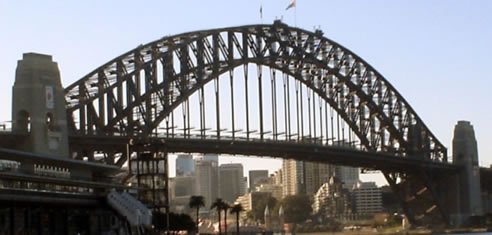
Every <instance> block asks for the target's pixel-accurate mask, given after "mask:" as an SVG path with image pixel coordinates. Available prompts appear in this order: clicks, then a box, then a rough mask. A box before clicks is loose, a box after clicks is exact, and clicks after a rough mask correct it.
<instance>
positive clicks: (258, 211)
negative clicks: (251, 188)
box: [248, 196, 278, 223]
mask: <svg viewBox="0 0 492 235" xmlns="http://www.w3.org/2000/svg"><path fill="white" fill-rule="evenodd" d="M277 203H278V202H277V199H275V198H274V197H271V196H268V197H265V198H262V199H260V200H258V201H257V202H256V203H254V205H253V208H252V209H251V211H250V212H249V213H248V216H249V217H251V218H252V219H253V220H255V221H258V220H259V221H260V222H261V223H264V222H265V221H264V220H265V207H266V206H267V205H268V208H276V205H277Z"/></svg>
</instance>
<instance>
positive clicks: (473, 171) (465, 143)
mask: <svg viewBox="0 0 492 235" xmlns="http://www.w3.org/2000/svg"><path fill="white" fill-rule="evenodd" d="M453 163H454V164H457V165H460V166H462V168H461V171H460V173H459V179H458V180H459V185H460V188H459V193H458V194H459V202H460V207H459V211H460V214H461V217H462V221H463V222H465V221H466V220H467V218H469V217H470V216H481V215H483V209H482V198H481V190H480V168H479V165H478V151H477V140H476V139H475V131H474V130H473V126H472V125H471V123H470V122H468V121H458V124H456V126H455V127H454V138H453ZM465 223H466V222H465Z"/></svg>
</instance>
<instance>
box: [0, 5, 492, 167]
mask: <svg viewBox="0 0 492 235" xmlns="http://www.w3.org/2000/svg"><path fill="white" fill-rule="evenodd" d="M288 2H289V1H280V2H275V3H270V2H268V3H267V2H262V1H251V2H247V3H230V2H227V1H217V2H213V3H207V4H204V3H199V2H197V1H188V2H180V3H169V4H166V5H165V6H164V5H162V6H161V7H163V8H167V9H170V10H169V11H166V14H159V13H160V12H159V11H157V9H158V8H159V7H155V9H146V11H145V12H144V13H146V14H143V15H144V16H145V17H142V18H144V19H136V18H135V17H127V15H126V14H128V15H130V13H131V12H133V11H135V9H134V8H133V7H131V6H130V5H131V4H129V5H128V6H119V7H117V6H116V8H117V9H118V10H119V11H107V10H108V9H113V7H115V6H112V5H111V4H110V3H102V5H101V6H100V7H98V8H97V9H93V8H91V7H90V6H91V4H84V3H61V4H60V3H56V4H55V3H43V4H40V3H32V4H28V5H25V4H27V3H7V2H1V3H0V6H1V7H2V9H6V11H5V14H2V16H0V21H1V22H2V23H1V24H2V28H3V29H5V33H6V35H10V36H11V37H12V38H15V39H16V40H11V38H10V37H5V38H3V39H0V40H2V41H0V42H2V43H3V45H8V46H7V47H6V48H5V49H6V50H5V52H4V53H6V54H5V55H4V56H3V57H2V58H1V59H0V60H1V61H0V62H1V63H0V66H1V67H0V68H1V69H2V71H3V73H2V79H3V81H4V82H5V83H4V85H5V86H3V87H2V88H1V90H0V93H1V97H2V100H3V101H2V102H1V104H2V106H4V107H5V108H6V110H7V112H3V113H2V114H1V115H0V120H3V121H8V120H10V119H11V118H10V106H11V102H10V101H11V92H10V90H11V86H12V85H13V80H14V73H15V64H16V62H17V60H18V59H20V58H21V56H22V53H23V52H28V51H35V52H40V53H46V54H52V55H53V56H54V59H55V61H57V62H58V64H59V67H60V70H61V71H62V81H63V84H64V86H67V85H69V84H71V83H72V82H74V81H75V80H77V79H78V78H80V77H82V76H84V75H85V74H86V73H88V72H90V71H92V70H93V69H95V68H96V67H97V66H100V65H102V64H104V63H105V62H106V61H108V60H110V59H112V58H114V57H116V56H118V55H120V54H122V53H124V52H126V51H128V50H130V49H132V48H135V47H136V46H138V45H140V44H143V43H147V42H150V41H153V40H156V39H158V38H161V37H162V36H168V35H173V34H176V33H181V32H187V31H192V30H197V29H202V28H217V27H225V26H235V25H245V24H257V23H265V24H271V23H272V22H273V20H274V19H276V18H283V20H284V22H285V23H287V24H289V25H296V26H298V27H301V28H305V29H312V28H313V27H321V29H322V30H323V32H324V33H325V36H326V37H328V38H330V39H333V40H335V41H337V42H338V43H340V44H341V45H343V46H345V47H347V48H348V49H349V50H351V51H353V52H355V53H356V54H358V55H360V56H361V57H362V58H364V59H365V60H366V61H367V62H368V63H369V64H371V65H373V66H374V67H375V69H376V70H378V71H379V72H381V74H383V76H385V77H386V78H387V79H388V81H389V82H390V83H391V84H392V85H393V86H394V87H395V88H396V89H397V90H398V91H399V92H400V93H401V94H402V95H403V96H404V97H405V99H407V101H408V102H409V103H410V105H411V106H412V107H413V108H414V109H415V110H416V112H417V113H418V114H419V115H420V117H421V118H422V119H423V120H424V122H425V123H426V125H427V126H428V127H429V128H430V130H431V131H433V133H434V134H435V135H436V136H437V137H438V139H439V140H441V141H442V142H443V144H444V145H445V146H447V147H448V155H450V153H451V139H452V129H453V127H454V125H455V124H456V123H457V121H458V120H469V121H471V123H472V124H473V125H474V127H475V131H476V135H477V141H478V147H479V157H480V164H481V165H482V166H488V165H490V164H491V163H492V146H490V145H487V144H486V143H487V142H489V141H491V140H492V133H490V132H488V131H487V130H489V129H490V128H489V123H488V120H489V119H490V117H492V115H491V111H490V110H487V109H486V107H488V106H489V104H488V103H487V102H486V100H487V98H488V97H487V92H488V91H487V90H486V89H487V88H488V87H490V86H491V85H492V84H491V83H492V82H491V80H492V79H490V78H488V77H487V75H488V74H489V73H487V64H486V61H487V57H486V56H487V55H488V54H490V53H492V48H491V46H490V45H489V44H488V43H487V42H489V41H492V33H491V31H490V30H487V29H488V25H490V23H491V22H492V19H491V16H490V14H488V12H489V11H490V9H492V4H491V3H489V2H485V1H482V2H480V1H477V2H474V4H470V3H463V2H458V1H433V2H431V3H426V2H425V1H420V2H414V3H412V4H406V3H387V2H382V1H376V2H371V3H355V2H348V3H347V2H343V3H342V2H341V1H331V2H330V3H326V2H322V1H315V2H311V4H310V5H308V4H307V3H305V2H298V8H297V9H296V12H297V16H296V20H295V22H294V12H293V11H292V10H291V11H285V6H286V5H287V4H288ZM37 4H39V5H37ZM189 4H195V5H197V6H198V7H195V8H199V9H203V12H202V11H198V12H197V10H195V8H193V9H188V13H189V15H195V17H197V18H195V19H200V20H193V19H192V20H179V19H183V17H189V16H187V14H183V15H179V14H181V13H179V12H178V11H172V9H183V7H184V6H185V5H189ZM200 4H203V5H200ZM260 5H262V6H263V18H262V19H260V15H259V7H260ZM314 6H316V7H314ZM110 7H111V8H110ZM236 7H240V8H241V9H243V10H242V11H240V12H236V13H235V14H232V13H230V12H229V11H233V12H234V9H238V8H236ZM80 9H85V10H86V11H87V12H91V16H92V17H87V16H86V15H85V14H83V13H80V12H83V11H80ZM75 10H77V11H75ZM207 10H208V11H209V13H204V12H207ZM147 11H148V12H147ZM74 12H77V13H76V14H74ZM218 12H220V13H224V14H226V15H225V17H226V18H227V20H226V21H224V20H222V19H217V18H214V19H212V18H211V17H210V18H209V17H207V14H210V13H218ZM344 12H350V13H351V14H353V15H354V16H356V17H347V16H346V14H348V13H344ZM55 13H56V14H55ZM110 17H112V18H115V19H119V20H120V21H121V25H125V28H123V27H121V26H120V25H115V24H116V23H115V22H116V21H113V22H112V23H109V22H108V20H107V19H108V18H110ZM339 19H343V20H339ZM171 20H172V21H171ZM149 22H150V23H149ZM159 22H160V23H159ZM165 22H173V24H166V23H165ZM174 22H179V23H174ZM335 22H336V23H335ZM95 23H99V24H101V27H99V28H98V29H94V28H92V25H93V24H95ZM144 23H145V25H148V27H149V28H145V27H140V26H141V25H144ZM26 29H29V30H26ZM355 29H356V30H355ZM33 35H35V36H33ZM100 35H102V36H100ZM115 42H117V43H115ZM470 61H473V62H474V63H473V64H471V62H470ZM489 76H490V75H489ZM484 109H485V110H484ZM257 159H259V158H248V159H245V161H246V162H248V163H247V165H251V168H247V167H246V166H245V170H246V171H249V170H248V169H262V168H260V167H259V166H264V165H265V164H264V163H263V164H262V163H260V162H262V161H257ZM224 161H226V162H235V161H236V160H235V159H234V160H233V158H231V159H230V160H229V159H227V158H224ZM268 161H269V163H268V164H267V165H268V166H271V168H272V170H271V169H269V170H271V171H273V168H274V167H275V166H277V167H275V168H279V167H280V165H281V162H280V161H277V162H275V160H272V161H271V162H270V159H268ZM170 162H172V161H170ZM243 164H245V165H246V163H243ZM170 170H171V171H170V172H174V170H173V169H170Z"/></svg>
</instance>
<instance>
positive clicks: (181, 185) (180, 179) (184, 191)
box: [173, 176, 195, 197]
mask: <svg viewBox="0 0 492 235" xmlns="http://www.w3.org/2000/svg"><path fill="white" fill-rule="evenodd" d="M173 180H174V195H175V196H176V197H181V196H193V195H195V177H194V176H176V177H174V179H173Z"/></svg>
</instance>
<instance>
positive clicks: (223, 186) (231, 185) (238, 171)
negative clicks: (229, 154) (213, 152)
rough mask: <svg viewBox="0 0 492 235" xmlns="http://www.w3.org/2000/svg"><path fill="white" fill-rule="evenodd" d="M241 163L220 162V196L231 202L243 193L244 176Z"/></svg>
mask: <svg viewBox="0 0 492 235" xmlns="http://www.w3.org/2000/svg"><path fill="white" fill-rule="evenodd" d="M243 174H244V173H243V165H242V164H238V163H231V164H222V165H220V167H219V188H220V194H219V196H220V198H222V199H223V200H225V201H227V202H229V203H232V202H234V201H235V200H236V199H237V197H239V196H241V195H243V194H244V193H245V192H244V189H245V186H244V176H243Z"/></svg>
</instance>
